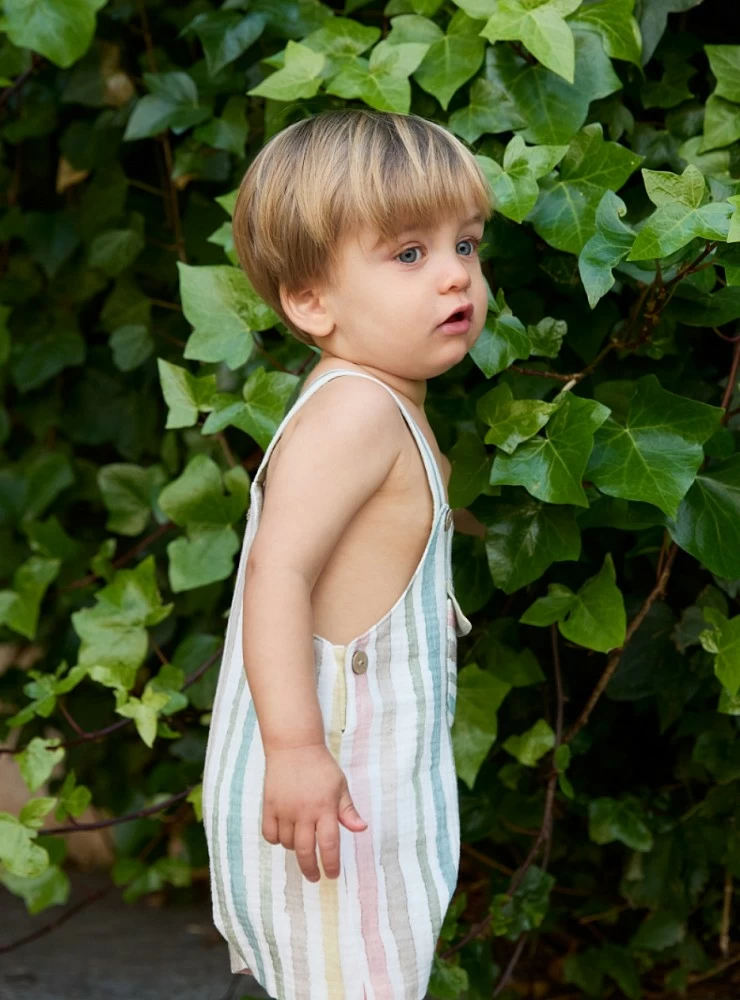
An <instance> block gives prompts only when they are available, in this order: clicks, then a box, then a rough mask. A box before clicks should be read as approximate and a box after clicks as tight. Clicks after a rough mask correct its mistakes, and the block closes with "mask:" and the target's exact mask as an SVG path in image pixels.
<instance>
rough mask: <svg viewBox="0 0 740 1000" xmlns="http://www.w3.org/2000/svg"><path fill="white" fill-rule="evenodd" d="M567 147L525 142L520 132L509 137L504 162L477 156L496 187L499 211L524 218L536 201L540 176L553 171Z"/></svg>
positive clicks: (491, 183)
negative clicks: (527, 143)
mask: <svg viewBox="0 0 740 1000" xmlns="http://www.w3.org/2000/svg"><path fill="white" fill-rule="evenodd" d="M567 151H568V147H567V146H544V145H543V146H526V145H525V143H524V139H522V137H521V136H520V135H515V136H514V137H513V138H512V139H510V140H509V143H508V145H507V146H506V149H505V150H504V158H503V165H501V166H500V165H499V164H498V163H497V162H496V161H495V160H492V159H491V158H490V157H489V156H476V160H477V161H478V163H479V164H480V166H481V168H482V169H483V172H484V173H485V175H486V177H487V178H488V181H489V183H490V185H491V189H492V191H493V196H494V203H495V205H496V208H497V210H498V211H499V212H501V213H502V214H503V215H505V216H506V217H507V218H509V219H513V220H514V221H515V222H521V221H522V220H523V219H525V218H526V216H527V215H528V214H529V212H530V211H531V209H532V208H534V205H535V203H536V201H537V197H538V195H539V191H540V189H539V187H538V185H537V178H538V177H544V176H546V175H547V174H549V173H550V171H551V170H552V169H553V167H554V166H555V164H556V163H558V162H559V161H560V160H561V159H562V158H563V156H565V154H566V153H567Z"/></svg>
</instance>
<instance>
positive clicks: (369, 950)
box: [203, 368, 472, 1000]
mask: <svg viewBox="0 0 740 1000" xmlns="http://www.w3.org/2000/svg"><path fill="white" fill-rule="evenodd" d="M342 375H355V376H358V377H360V378H370V379H372V380H373V381H374V382H378V384H379V385H382V386H383V387H384V388H385V389H387V391H388V392H390V394H391V395H392V396H393V398H394V399H395V400H396V402H397V403H398V405H399V407H400V409H401V413H402V414H403V417H404V418H405V420H406V422H407V423H408V426H409V429H410V430H411V433H412V434H413V436H414V439H415V441H416V443H417V445H418V447H419V450H420V452H421V457H422V459H423V462H424V467H425V469H426V473H427V478H428V482H429V487H430V489H431V492H432V497H433V504H434V508H433V509H434V516H433V520H432V527H431V531H430V534H429V537H428V539H427V543H426V548H425V550H424V553H423V555H422V557H421V561H420V562H419V564H418V566H417V567H416V569H415V570H414V574H413V576H412V578H411V580H410V582H409V583H408V585H407V587H406V589H405V590H404V592H403V594H402V595H401V596H400V597H399V598H398V600H397V601H396V603H395V604H394V605H393V607H392V608H391V609H390V610H389V611H388V612H386V614H384V615H383V617H382V618H381V619H380V621H378V622H376V624H375V625H373V626H372V627H371V628H369V629H368V630H367V631H366V632H363V633H362V635H358V636H357V637H356V638H354V639H353V640H352V641H351V642H349V643H347V644H346V645H337V644H335V643H331V642H329V641H328V640H327V639H324V638H322V636H319V635H313V651H314V663H315V671H316V688H317V696H318V701H319V704H320V706H321V713H322V716H323V721H324V728H325V736H326V744H327V747H328V748H329V750H330V752H331V753H332V755H333V756H334V758H335V760H336V761H337V763H338V764H339V766H340V767H341V768H342V770H343V771H344V773H345V775H346V777H347V783H348V786H349V791H350V794H351V796H352V800H353V802H354V804H355V806H356V808H357V810H358V811H359V813H360V815H361V816H362V818H363V819H364V820H366V821H367V824H368V826H367V828H366V829H365V830H364V831H363V832H361V833H352V832H350V831H349V830H347V829H346V827H344V826H342V824H341V823H340V824H339V836H340V874H339V877H338V878H336V879H330V878H328V877H327V876H326V875H325V873H324V869H323V865H322V863H321V855H320V851H319V848H318V844H317V847H316V856H317V860H318V863H319V868H320V872H321V878H320V879H319V881H318V882H309V881H308V880H307V879H306V878H305V876H304V875H303V873H302V872H301V870H300V868H299V866H298V863H297V861H296V855H295V852H294V851H292V850H287V849H286V848H284V847H283V846H282V844H270V843H269V842H268V841H267V840H265V839H264V837H263V836H262V808H261V804H262V792H263V780H264V770H265V758H264V750H263V747H262V743H261V739H260V733H259V727H258V722H257V716H256V714H255V709H254V704H253V702H252V699H251V695H250V692H249V688H248V685H247V679H246V673H245V670H244V664H243V656H242V643H241V628H242V594H243V589H244V574H245V569H246V564H247V556H248V553H249V548H250V544H251V542H252V539H253V538H254V536H255V534H256V532H257V527H258V525H259V520H260V512H261V509H262V481H263V479H264V476H265V469H266V466H267V463H268V461H269V458H270V455H271V453H272V450H273V448H274V447H275V444H276V443H277V441H278V439H279V437H280V435H281V433H282V431H283V428H284V427H285V426H286V424H287V423H288V421H289V420H290V419H291V417H292V416H293V414H294V413H296V412H297V411H298V410H299V409H300V407H301V406H303V405H304V404H305V403H306V402H307V401H308V399H309V398H310V397H311V396H312V395H313V393H314V392H317V391H318V390H319V389H320V388H321V386H322V385H324V384H325V383H326V382H328V381H329V380H330V379H332V378H336V377H338V376H342ZM250 497H251V503H250V509H249V514H248V516H247V527H246V531H245V534H244V540H243V543H242V550H241V557H240V560H239V569H238V571H237V578H236V586H235V589H234V595H233V600H232V604H231V612H230V615H229V619H228V624H227V627H226V640H225V646H224V655H223V659H222V662H221V668H220V674H219V678H218V685H217V688H216V694H215V700H214V706H213V712H212V717H211V726H210V732H209V736H208V744H207V748H206V760H205V768H204V773H203V823H204V828H205V835H206V839H207V844H208V852H209V860H210V885H211V895H212V902H213V919H214V923H215V925H216V927H217V928H218V930H219V932H220V933H221V934H222V936H223V937H224V938H225V940H226V941H227V943H228V946H229V958H230V963H231V971H232V972H244V971H250V970H251V973H252V975H253V976H254V977H255V979H256V980H257V981H258V982H259V983H260V985H261V986H263V988H264V989H265V990H266V991H267V993H268V994H269V995H270V996H271V997H275V998H277V1000H421V998H423V997H424V996H425V994H426V991H427V986H428V983H429V977H430V975H431V970H432V962H433V955H434V952H435V948H436V944H437V941H438V937H439V932H440V929H441V926H442V920H443V918H444V915H445V912H446V910H447V908H448V906H449V903H450V900H451V899H452V894H453V892H454V889H455V886H456V883H457V875H458V866H459V859H460V817H459V811H458V793H457V777H456V773H455V761H454V756H453V750H452V742H451V736H450V727H451V726H452V722H453V718H454V714H455V703H456V696H457V666H456V659H457V638H458V636H460V635H466V634H467V633H468V632H469V631H470V629H471V628H472V626H471V623H470V622H469V621H468V619H467V618H466V617H465V615H464V614H463V613H462V610H461V609H460V606H459V604H458V603H457V600H456V599H455V595H454V592H453V584H452V534H453V529H452V511H451V509H450V507H449V505H448V504H447V503H446V501H445V491H444V483H443V481H442V477H441V474H440V471H439V466H438V464H437V462H436V459H435V458H434V456H433V453H432V451H431V449H430V447H429V444H428V442H427V440H426V438H425V437H424V434H423V433H422V431H421V430H420V428H419V426H418V424H417V423H416V421H415V420H414V419H413V417H412V416H411V415H410V413H409V412H408V410H407V409H406V407H405V406H404V405H403V403H402V402H401V400H400V399H399V397H398V396H397V395H396V393H395V392H394V391H393V390H392V389H391V388H390V387H389V386H387V385H385V383H383V382H381V381H380V380H379V379H377V378H374V377H373V376H371V375H367V374H363V373H361V372H357V371H353V370H348V369H340V368H335V369H331V370H329V371H326V372H324V373H323V375H321V376H319V377H318V378H317V379H316V380H315V381H314V382H312V383H311V385H310V386H309V387H308V389H307V390H306V391H305V392H304V394H303V395H302V396H299V398H298V399H297V401H296V402H295V403H294V405H293V406H292V407H291V409H290V410H289V411H288V413H287V414H286V416H285V417H284V419H283V421H282V422H281V424H280V426H279V427H278V429H277V431H276V432H275V435H274V437H273V439H272V441H271V442H270V445H269V447H268V448H267V451H266V452H265V455H264V457H263V459H262V463H261V465H260V467H259V469H258V470H257V473H256V475H255V477H254V480H253V482H252V485H251V488H250ZM247 966H248V969H247V968H246V967H247Z"/></svg>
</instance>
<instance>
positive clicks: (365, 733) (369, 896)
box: [351, 643, 393, 1000]
mask: <svg viewBox="0 0 740 1000" xmlns="http://www.w3.org/2000/svg"><path fill="white" fill-rule="evenodd" d="M357 648H358V649H359V648H360V644H359V643H358V647H357ZM351 678H352V680H353V681H354V684H355V705H356V713H357V728H356V731H355V734H354V741H353V745H352V764H351V771H352V774H353V775H354V777H355V781H354V787H353V789H352V799H353V801H354V803H355V807H356V809H357V811H358V812H359V814H360V816H362V818H363V819H364V820H365V821H366V822H367V824H368V827H367V830H364V831H363V832H362V833H356V834H354V839H355V864H356V866H357V885H358V891H359V897H360V898H359V903H360V923H361V927H362V937H363V941H364V944H365V954H366V955H367V962H368V966H369V968H370V981H371V983H372V986H373V992H374V994H375V997H376V1000H381V998H382V997H391V996H393V989H392V986H391V981H390V977H389V975H388V960H387V958H386V954H385V948H384V947H383V940H382V938H381V936H380V930H379V927H378V882H377V879H376V874H375V856H374V854H373V837H374V831H373V828H372V824H373V816H372V796H371V792H370V786H371V781H370V773H369V770H368V746H369V742H370V726H371V723H372V719H373V703H372V698H371V695H370V691H369V689H368V683H367V674H366V673H365V674H355V673H354V671H353V672H352V674H351Z"/></svg>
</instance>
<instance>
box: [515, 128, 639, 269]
mask: <svg viewBox="0 0 740 1000" xmlns="http://www.w3.org/2000/svg"><path fill="white" fill-rule="evenodd" d="M643 159H644V157H642V156H637V155H635V154H634V153H632V152H630V150H628V149H625V147H624V146H622V145H620V144H619V143H618V142H608V141H605V140H604V137H603V129H602V126H601V124H600V123H599V122H592V123H591V124H590V125H585V126H584V127H583V128H582V129H581V131H580V132H579V133H578V135H576V136H575V137H574V138H573V139H572V141H571V143H570V146H569V147H568V152H567V153H566V154H565V156H564V157H563V159H562V161H561V163H560V168H559V170H558V173H557V175H552V176H547V177H545V178H543V180H542V184H541V191H540V197H539V200H538V201H537V204H536V205H535V207H534V209H533V210H532V211H531V213H530V215H529V219H530V221H531V222H532V225H533V226H534V228H535V229H536V230H537V232H538V233H539V234H540V236H541V237H542V238H543V239H544V240H546V241H547V242H548V243H549V244H550V245H551V246H553V247H555V248H556V249H558V250H565V251H566V252H568V253H575V254H578V253H580V252H581V250H582V249H583V247H584V246H585V244H586V243H587V241H588V240H589V239H590V238H591V236H593V234H594V232H595V230H596V209H597V207H598V204H599V202H600V201H601V198H602V195H603V194H604V191H606V190H607V189H611V190H614V191H616V190H618V189H619V188H620V187H621V186H622V185H623V184H624V182H625V181H626V180H627V178H628V177H629V176H630V174H632V173H633V172H634V171H635V170H636V169H637V167H638V166H639V164H640V163H641V162H642V161H643ZM638 238H639V237H638ZM656 256H657V255H656Z"/></svg>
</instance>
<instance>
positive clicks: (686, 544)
mask: <svg viewBox="0 0 740 1000" xmlns="http://www.w3.org/2000/svg"><path fill="white" fill-rule="evenodd" d="M666 527H667V528H668V531H669V532H670V534H671V537H672V538H673V540H674V542H676V543H677V544H678V545H680V546H681V548H682V549H684V550H685V551H686V552H689V553H690V554H691V555H692V556H694V558H695V559H698V560H699V562H700V563H701V564H702V566H706V567H707V569H709V570H710V571H711V572H712V573H716V575H717V576H719V577H724V578H725V579H728V580H734V579H736V578H737V577H740V454H735V455H732V456H731V457H730V458H728V459H725V460H724V461H721V462H716V463H714V464H713V465H712V466H711V467H710V468H709V469H707V470H706V471H704V472H700V473H699V474H698V475H697V477H696V479H695V481H694V483H693V485H692V487H691V489H690V490H689V492H688V493H687V494H686V496H685V497H684V499H683V501H682V502H681V505H680V507H679V508H678V512H677V513H676V517H675V520H667V521H666Z"/></svg>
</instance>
